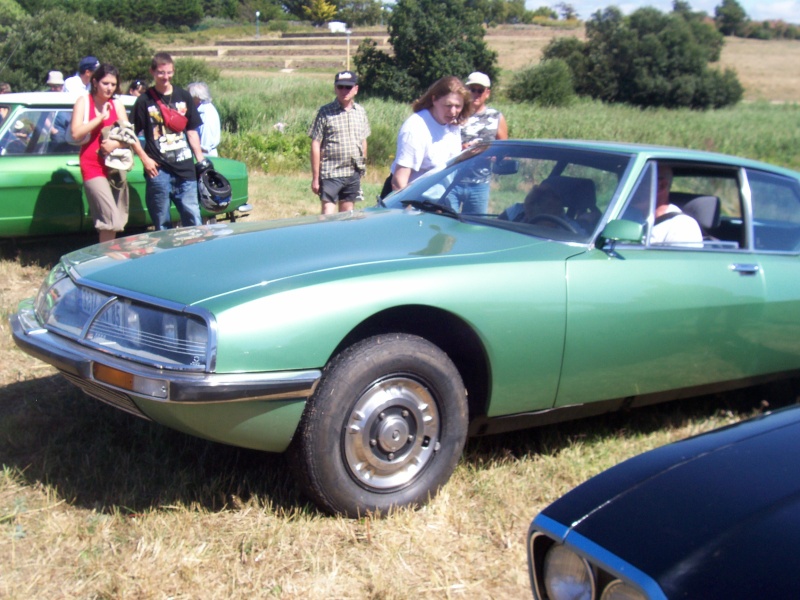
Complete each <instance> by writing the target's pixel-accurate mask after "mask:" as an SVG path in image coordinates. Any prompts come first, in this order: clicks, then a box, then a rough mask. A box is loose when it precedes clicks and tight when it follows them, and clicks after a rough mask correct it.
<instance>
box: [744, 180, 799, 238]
mask: <svg viewBox="0 0 800 600" xmlns="http://www.w3.org/2000/svg"><path fill="white" fill-rule="evenodd" d="M747 179H748V182H749V183H750V194H751V198H752V208H753V243H754V247H755V248H756V249H757V250H775V251H782V252H797V251H800V184H798V182H797V181H796V180H794V179H791V178H789V177H782V176H780V175H773V174H771V173H764V172H762V171H755V170H750V169H748V170H747Z"/></svg>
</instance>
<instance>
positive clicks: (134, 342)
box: [36, 264, 210, 371]
mask: <svg viewBox="0 0 800 600" xmlns="http://www.w3.org/2000/svg"><path fill="white" fill-rule="evenodd" d="M36 317H37V319H38V321H39V323H40V324H41V325H42V326H44V327H46V328H47V329H49V330H51V331H55V332H58V333H61V334H62V335H65V336H67V337H70V338H72V339H74V340H76V341H78V342H79V343H82V344H85V345H87V346H94V347H96V348H100V349H102V350H104V351H106V352H110V353H112V354H115V355H117V356H123V357H126V358H133V359H135V360H138V361H140V362H144V363H146V364H149V365H153V366H157V367H162V368H174V369H189V370H197V371H200V370H205V369H206V368H208V367H209V365H210V350H209V348H210V343H209V328H208V324H207V323H206V322H205V320H203V319H201V318H200V317H199V316H196V315H190V314H186V313H182V312H175V311H170V310H167V309H164V308H162V307H160V306H153V305H150V304H146V303H143V302H137V301H133V300H129V299H126V298H120V297H118V296H116V295H114V294H111V293H108V292H105V291H99V290H95V289H92V288H88V287H85V286H82V285H77V284H76V283H75V282H74V281H73V280H72V278H70V277H69V275H68V274H67V272H66V270H65V269H64V267H63V266H62V265H61V264H59V265H58V266H57V267H56V268H54V269H53V270H52V271H51V272H50V275H49V276H48V277H47V279H46V280H45V282H44V283H43V284H42V287H41V289H40V290H39V293H38V295H37V297H36Z"/></svg>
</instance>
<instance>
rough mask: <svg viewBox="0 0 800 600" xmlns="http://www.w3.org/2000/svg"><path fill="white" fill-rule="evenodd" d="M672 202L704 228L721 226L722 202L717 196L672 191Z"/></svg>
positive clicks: (670, 199)
mask: <svg viewBox="0 0 800 600" xmlns="http://www.w3.org/2000/svg"><path fill="white" fill-rule="evenodd" d="M669 201H670V203H672V204H674V205H675V206H677V207H678V208H680V209H681V211H682V212H683V213H684V214H687V215H689V216H690V217H692V218H693V219H694V220H695V221H697V222H698V223H699V224H700V227H702V228H703V229H706V230H708V229H714V228H715V227H719V223H720V206H721V204H722V203H721V202H720V199H719V198H718V197H717V196H698V195H696V194H688V193H685V192H670V194H669Z"/></svg>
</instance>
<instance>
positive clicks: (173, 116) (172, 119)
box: [147, 88, 189, 133]
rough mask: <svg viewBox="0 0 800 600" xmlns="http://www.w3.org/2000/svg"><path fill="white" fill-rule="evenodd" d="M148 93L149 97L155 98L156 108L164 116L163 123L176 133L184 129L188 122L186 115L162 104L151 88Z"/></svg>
mask: <svg viewBox="0 0 800 600" xmlns="http://www.w3.org/2000/svg"><path fill="white" fill-rule="evenodd" d="M147 92H148V93H149V94H150V97H151V98H153V100H155V103H156V104H157V105H158V109H159V110H160V111H161V116H162V117H164V124H165V125H166V126H167V127H169V128H170V129H172V131H174V132H176V133H180V132H181V131H183V130H184V129H186V125H187V124H188V123H189V119H188V118H186V116H184V115H182V114H181V113H179V112H178V111H177V110H175V109H173V108H170V107H169V106H167V105H166V104H164V103H163V102H162V101H161V99H160V98H159V97H158V96H157V95H156V92H155V90H154V89H153V88H150V89H149V90H147Z"/></svg>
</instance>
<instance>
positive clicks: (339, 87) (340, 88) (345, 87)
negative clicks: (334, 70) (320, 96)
mask: <svg viewBox="0 0 800 600" xmlns="http://www.w3.org/2000/svg"><path fill="white" fill-rule="evenodd" d="M336 89H337V90H351V89H353V86H352V85H337V86H336Z"/></svg>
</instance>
